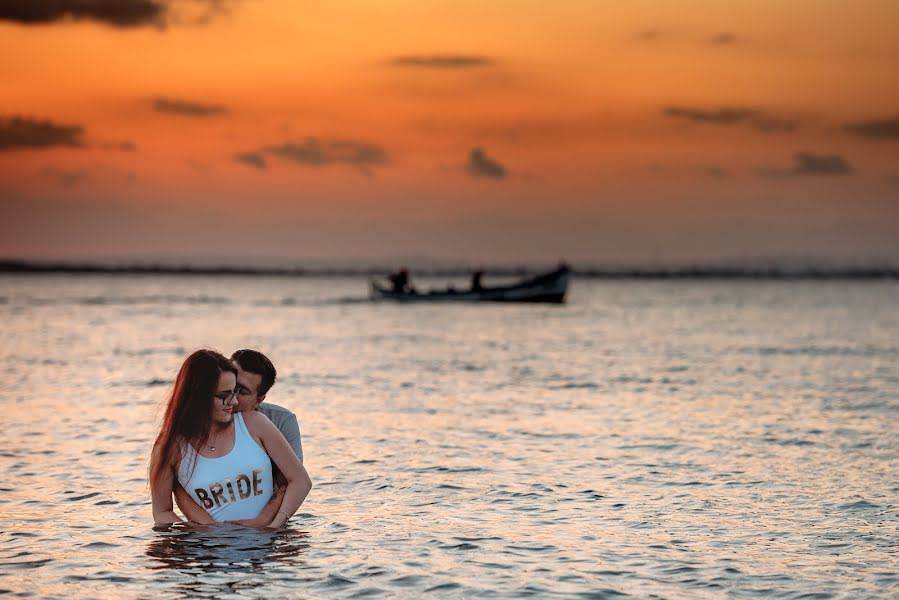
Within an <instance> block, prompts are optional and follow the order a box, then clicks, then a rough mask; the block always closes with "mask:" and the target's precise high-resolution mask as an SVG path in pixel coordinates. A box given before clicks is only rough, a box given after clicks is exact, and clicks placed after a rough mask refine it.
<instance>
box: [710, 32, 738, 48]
mask: <svg viewBox="0 0 899 600" xmlns="http://www.w3.org/2000/svg"><path fill="white" fill-rule="evenodd" d="M707 41H708V43H710V44H714V45H716V46H729V45H731V44H736V43H737V36H736V35H734V34H733V33H730V32H729V31H722V32H721V33H716V34H715V35H713V36H712V37H710V38H709V39H708V40H707Z"/></svg>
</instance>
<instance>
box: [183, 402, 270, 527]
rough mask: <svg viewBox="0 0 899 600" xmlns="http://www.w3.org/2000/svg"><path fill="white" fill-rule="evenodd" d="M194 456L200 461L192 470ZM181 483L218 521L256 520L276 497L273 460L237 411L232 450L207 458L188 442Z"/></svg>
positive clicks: (197, 461)
mask: <svg viewBox="0 0 899 600" xmlns="http://www.w3.org/2000/svg"><path fill="white" fill-rule="evenodd" d="M194 457H196V464H195V465H194V470H193V473H190V472H189V471H190V466H191V464H192V463H193V461H194ZM188 475H190V478H189V479H188V477H187V476H188ZM178 483H180V484H181V486H182V487H183V488H184V489H185V491H187V493H188V494H190V497H191V498H193V499H194V502H196V503H197V504H199V505H200V506H202V507H203V508H205V509H206V512H208V513H209V516H211V517H212V518H213V519H214V520H216V521H218V522H222V521H231V520H235V519H252V518H253V517H256V516H258V515H259V513H260V512H261V511H262V509H263V507H264V506H265V505H266V504H268V501H269V499H271V497H272V488H273V485H272V461H271V459H270V458H269V456H268V454H266V453H265V450H263V449H262V448H260V447H259V444H257V443H256V440H254V439H253V436H252V435H250V432H249V431H248V430H247V426H246V423H244V420H243V415H241V414H240V413H239V412H236V413H234V448H232V449H231V452H229V453H228V454H226V455H225V456H220V457H218V458H207V457H205V456H201V455H200V454H199V453H198V452H197V451H196V450H194V448H193V446H191V445H190V444H185V447H184V448H182V452H181V463H180V464H179V465H178Z"/></svg>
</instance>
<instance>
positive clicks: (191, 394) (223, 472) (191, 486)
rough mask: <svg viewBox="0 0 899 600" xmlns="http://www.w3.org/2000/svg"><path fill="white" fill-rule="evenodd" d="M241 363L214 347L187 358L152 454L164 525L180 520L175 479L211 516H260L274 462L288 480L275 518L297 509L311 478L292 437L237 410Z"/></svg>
mask: <svg viewBox="0 0 899 600" xmlns="http://www.w3.org/2000/svg"><path fill="white" fill-rule="evenodd" d="M237 394H238V388H237V368H236V367H235V366H234V365H233V364H232V363H231V362H230V361H229V360H228V359H227V358H225V357H224V356H222V355H221V354H219V353H218V352H215V351H214V350H197V351H196V352H194V353H193V354H191V355H190V356H188V357H187V359H186V360H185V361H184V364H182V365H181V369H180V370H179V372H178V376H177V377H176V378H175V385H174V387H173V389H172V393H171V395H170V397H169V400H168V403H167V406H166V410H165V416H164V417H163V420H162V425H161V427H160V430H159V435H158V436H157V437H156V441H155V443H154V444H153V452H152V455H151V459H150V473H149V475H150V494H151V498H152V507H153V520H154V522H155V523H156V524H157V525H165V524H170V523H177V522H179V521H181V518H180V517H179V516H178V515H177V514H175V511H174V506H173V502H172V492H173V490H174V488H175V481H177V482H178V483H179V484H180V485H181V487H183V488H184V490H185V491H186V492H187V494H188V495H189V496H190V497H191V498H192V500H193V501H194V502H195V503H196V504H197V505H198V506H202V507H203V509H204V510H205V511H206V512H207V514H208V515H209V517H211V519H212V521H215V522H223V521H234V520H240V519H253V518H255V517H257V516H259V514H260V513H261V512H262V510H263V509H264V508H265V506H266V505H267V504H268V502H269V500H270V499H271V496H272V493H273V490H274V478H273V475H272V463H274V464H275V465H276V466H277V467H278V470H280V472H281V473H282V474H283V476H284V478H285V480H286V482H287V485H286V489H285V491H284V498H283V500H282V502H281V506H280V508H279V509H278V512H277V514H276V515H275V517H274V518H273V519H272V520H271V521H270V522H269V523H267V524H266V526H267V527H280V526H281V525H283V524H284V523H285V522H286V521H287V519H289V518H290V516H291V515H292V514H293V513H294V512H296V510H297V509H298V508H299V507H300V505H301V504H302V503H303V501H304V500H305V499H306V496H307V495H308V494H309V490H310V489H312V481H311V480H310V479H309V474H308V473H307V472H306V469H305V468H304V467H303V463H301V462H300V460H299V459H298V458H297V456H296V454H294V452H293V450H292V449H291V448H290V445H289V444H288V443H287V440H286V439H285V438H284V436H283V435H282V434H281V432H280V431H278V428H277V427H275V425H274V424H273V423H272V422H271V421H269V420H268V419H267V418H266V417H265V415H263V414H262V413H260V412H258V411H248V412H247V413H246V414H243V413H240V412H235V410H234V406H235V401H236V398H237Z"/></svg>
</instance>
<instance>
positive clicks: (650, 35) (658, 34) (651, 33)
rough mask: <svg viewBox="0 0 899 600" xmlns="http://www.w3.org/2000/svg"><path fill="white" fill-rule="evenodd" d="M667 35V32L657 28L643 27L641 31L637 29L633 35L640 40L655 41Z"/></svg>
mask: <svg viewBox="0 0 899 600" xmlns="http://www.w3.org/2000/svg"><path fill="white" fill-rule="evenodd" d="M667 35H668V34H667V33H665V32H664V31H661V30H659V29H644V30H643V31H638V32H637V33H636V35H635V36H634V37H635V38H636V39H637V40H639V41H641V42H655V41H657V40H660V39H662V38H664V37H667Z"/></svg>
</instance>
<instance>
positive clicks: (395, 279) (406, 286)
mask: <svg viewBox="0 0 899 600" xmlns="http://www.w3.org/2000/svg"><path fill="white" fill-rule="evenodd" d="M387 279H388V280H390V283H391V285H392V286H393V291H394V292H395V293H397V294H413V293H415V288H414V287H412V283H411V282H410V281H409V269H407V268H406V267H402V268H401V269H400V270H399V271H397V272H396V273H393V274H391V275H390V276H389V277H388V278H387Z"/></svg>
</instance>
